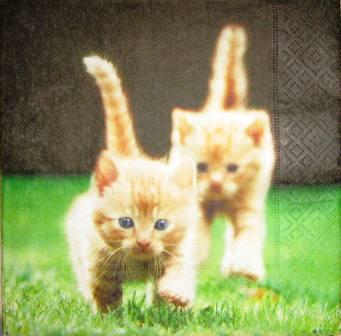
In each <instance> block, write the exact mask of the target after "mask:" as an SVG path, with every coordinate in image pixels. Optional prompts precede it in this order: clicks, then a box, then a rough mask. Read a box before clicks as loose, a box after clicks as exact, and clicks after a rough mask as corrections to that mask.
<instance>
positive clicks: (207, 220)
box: [195, 204, 215, 265]
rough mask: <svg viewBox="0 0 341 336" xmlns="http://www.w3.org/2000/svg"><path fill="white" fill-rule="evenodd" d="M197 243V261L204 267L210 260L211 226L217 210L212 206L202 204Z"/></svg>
mask: <svg viewBox="0 0 341 336" xmlns="http://www.w3.org/2000/svg"><path fill="white" fill-rule="evenodd" d="M200 210H201V216H200V219H199V225H198V232H197V243H196V244H195V246H196V248H195V259H196V262H197V264H198V265H202V264H204V263H205V261H206V260H207V259H208V256H209V253H210V247H211V224H212V222H213V219H214V216H215V209H214V208H213V207H212V206H211V205H210V204H202V205H201V207H200Z"/></svg>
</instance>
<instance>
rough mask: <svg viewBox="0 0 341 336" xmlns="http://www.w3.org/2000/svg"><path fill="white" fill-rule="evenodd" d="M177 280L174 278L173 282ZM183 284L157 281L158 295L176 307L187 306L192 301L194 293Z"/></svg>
mask: <svg viewBox="0 0 341 336" xmlns="http://www.w3.org/2000/svg"><path fill="white" fill-rule="evenodd" d="M176 281H179V280H174V282H176ZM192 292H193V291H191V290H190V289H188V288H185V285H184V284H176V283H171V284H168V283H167V281H161V282H160V283H159V288H158V295H159V296H160V297H161V298H162V299H163V300H165V301H166V302H168V303H171V304H174V305H175V306H178V307H188V306H190V305H191V304H192V303H193V299H194V293H192Z"/></svg>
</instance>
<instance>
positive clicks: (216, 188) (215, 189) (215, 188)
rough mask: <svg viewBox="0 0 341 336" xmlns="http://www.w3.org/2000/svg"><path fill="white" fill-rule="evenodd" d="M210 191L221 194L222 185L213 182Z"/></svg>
mask: <svg viewBox="0 0 341 336" xmlns="http://www.w3.org/2000/svg"><path fill="white" fill-rule="evenodd" d="M210 189H211V190H212V191H213V192H221V189H222V185H221V183H220V182H218V181H212V182H211V185H210Z"/></svg>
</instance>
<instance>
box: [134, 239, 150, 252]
mask: <svg viewBox="0 0 341 336" xmlns="http://www.w3.org/2000/svg"><path fill="white" fill-rule="evenodd" d="M136 244H137V246H138V247H139V249H140V250H141V251H145V250H147V249H148V247H149V246H150V241H149V240H142V239H141V240H138V241H137V242H136Z"/></svg>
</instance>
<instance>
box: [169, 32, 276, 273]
mask: <svg viewBox="0 0 341 336" xmlns="http://www.w3.org/2000/svg"><path fill="white" fill-rule="evenodd" d="M245 46H246V38H245V32H244V30H243V29H242V28H240V27H237V26H227V27H226V28H225V29H224V30H223V31H222V33H221V35H220V37H219V40H218V43H217V47H216V52H215V57H214V60H213V69H212V70H213V71H212V76H211V79H210V82H209V94H208V98H207V100H206V102H205V104H204V107H203V108H202V109H201V110H200V111H186V110H182V109H178V108H177V109H175V110H174V111H173V131H172V137H171V139H172V149H171V159H172V160H176V159H178V158H179V157H184V156H185V157H191V158H193V159H194V160H195V161H196V162H197V172H198V193H199V197H200V207H201V210H202V214H203V216H202V218H203V221H204V224H205V226H206V231H207V234H206V235H205V236H203V235H202V236H201V244H202V246H203V249H204V248H205V249H206V256H207V253H208V247H209V226H210V224H211V223H212V221H213V219H214V217H215V216H216V215H219V214H221V215H224V216H225V217H228V218H229V219H230V221H231V224H232V226H231V227H227V228H226V236H225V252H224V257H223V260H222V266H221V271H222V273H223V274H224V275H230V274H238V275H243V276H246V277H248V278H251V279H261V278H263V277H264V275H265V268H264V262H263V245H264V238H265V230H266V223H265V219H264V216H265V201H266V195H267V192H268V189H269V187H270V184H271V177H272V171H273V166H274V146H273V140H272V134H271V124H270V118H269V116H268V114H267V113H266V112H265V111H261V110H258V111H255V110H250V109H247V108H246V95H247V83H246V74H245V69H244V65H243V55H244V51H245ZM206 256H205V255H204V254H203V255H202V257H203V259H205V257H206Z"/></svg>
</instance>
